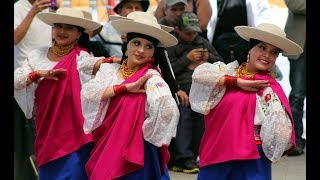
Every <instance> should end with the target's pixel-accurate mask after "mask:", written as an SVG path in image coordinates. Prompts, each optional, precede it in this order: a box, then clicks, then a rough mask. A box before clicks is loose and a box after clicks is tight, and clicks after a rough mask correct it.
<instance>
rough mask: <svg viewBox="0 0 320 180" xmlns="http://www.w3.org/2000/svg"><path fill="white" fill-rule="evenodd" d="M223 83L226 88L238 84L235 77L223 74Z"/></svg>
mask: <svg viewBox="0 0 320 180" xmlns="http://www.w3.org/2000/svg"><path fill="white" fill-rule="evenodd" d="M224 85H225V86H226V87H227V88H229V87H236V86H238V83H237V77H234V76H229V75H225V76H224Z"/></svg>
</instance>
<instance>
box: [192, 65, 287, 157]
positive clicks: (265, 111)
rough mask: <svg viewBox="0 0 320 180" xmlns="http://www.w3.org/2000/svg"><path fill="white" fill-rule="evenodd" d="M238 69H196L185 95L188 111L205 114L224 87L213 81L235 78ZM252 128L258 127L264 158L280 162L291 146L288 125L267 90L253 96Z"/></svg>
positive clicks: (277, 101) (223, 67)
mask: <svg viewBox="0 0 320 180" xmlns="http://www.w3.org/2000/svg"><path fill="white" fill-rule="evenodd" d="M238 67H239V64H238V63H237V61H234V62H231V63H229V64H227V65H225V64H224V63H223V62H216V63H213V64H210V63H204V64H202V65H200V66H198V67H197V68H196V69H195V71H194V73H193V75H192V85H191V89H190V95H189V99H190V105H191V108H192V109H193V110H194V111H196V112H199V113H201V114H204V115H207V114H208V113H209V111H210V110H211V109H213V108H214V107H215V106H216V105H217V104H218V103H219V102H220V100H221V99H222V97H223V95H224V94H225V90H226V89H225V86H218V85H217V82H218V81H219V79H220V78H221V77H222V76H224V75H225V74H228V75H235V73H236V70H237V68H238ZM266 96H268V97H267V98H266ZM267 99H268V101H266V100H267ZM254 125H261V131H260V137H261V140H262V142H263V144H262V148H263V151H264V153H265V155H266V156H267V157H268V159H270V160H271V161H272V162H274V161H278V160H280V158H281V156H282V154H283V152H284V151H285V150H288V149H289V148H290V147H291V143H290V140H291V132H292V125H291V121H290V118H289V116H288V114H287V113H286V111H285V109H284V107H283V106H282V104H281V102H280V100H279V98H278V96H277V95H276V94H275V93H274V92H273V90H272V89H271V88H270V87H267V88H265V90H264V92H263V95H262V96H259V95H258V94H257V95H256V113H255V117H254ZM252 136H253V135H252Z"/></svg>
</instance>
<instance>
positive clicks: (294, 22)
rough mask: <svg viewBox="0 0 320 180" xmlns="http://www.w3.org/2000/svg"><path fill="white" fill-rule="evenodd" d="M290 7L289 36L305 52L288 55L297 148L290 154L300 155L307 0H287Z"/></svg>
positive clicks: (287, 26)
mask: <svg viewBox="0 0 320 180" xmlns="http://www.w3.org/2000/svg"><path fill="white" fill-rule="evenodd" d="M285 3H286V5H287V7H288V19H287V22H286V26H285V32H286V33H287V36H288V38H291V39H292V40H293V41H294V42H296V43H297V44H299V45H300V46H301V47H302V48H303V49H304V51H303V53H302V54H299V55H296V56H287V57H288V59H289V61H290V72H289V81H290V85H291V92H290V94H289V103H290V107H291V110H292V115H293V119H294V124H295V126H294V128H295V132H296V143H297V146H296V148H295V149H294V150H293V151H291V152H290V153H289V154H288V156H298V155H301V154H303V153H304V150H303V149H304V148H305V145H306V140H305V139H304V138H303V137H302V134H303V121H302V120H303V113H304V111H303V106H304V100H305V98H306V3H307V2H306V0H299V1H298V0H285Z"/></svg>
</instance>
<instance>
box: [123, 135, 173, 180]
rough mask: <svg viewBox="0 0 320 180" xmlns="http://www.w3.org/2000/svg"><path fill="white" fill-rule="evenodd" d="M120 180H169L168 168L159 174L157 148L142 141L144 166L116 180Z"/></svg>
mask: <svg viewBox="0 0 320 180" xmlns="http://www.w3.org/2000/svg"><path fill="white" fill-rule="evenodd" d="M118 179H120V180H151V179H152V180H170V177H169V172H168V168H166V171H165V173H164V174H161V169H160V158H159V152H158V148H157V147H156V146H155V145H153V144H151V143H149V142H147V141H144V166H143V168H142V169H140V170H138V171H135V172H132V173H130V174H127V175H125V176H122V177H121V178H118Z"/></svg>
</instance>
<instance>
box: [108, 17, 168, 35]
mask: <svg viewBox="0 0 320 180" xmlns="http://www.w3.org/2000/svg"><path fill="white" fill-rule="evenodd" d="M119 19H123V20H131V21H132V19H129V18H127V17H124V16H119V15H110V16H109V20H110V21H114V20H119ZM159 25H160V27H161V29H162V30H164V31H167V32H171V31H173V30H174V28H173V27H170V26H165V25H162V24H159Z"/></svg>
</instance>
